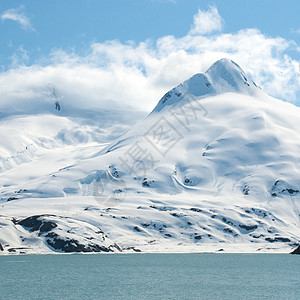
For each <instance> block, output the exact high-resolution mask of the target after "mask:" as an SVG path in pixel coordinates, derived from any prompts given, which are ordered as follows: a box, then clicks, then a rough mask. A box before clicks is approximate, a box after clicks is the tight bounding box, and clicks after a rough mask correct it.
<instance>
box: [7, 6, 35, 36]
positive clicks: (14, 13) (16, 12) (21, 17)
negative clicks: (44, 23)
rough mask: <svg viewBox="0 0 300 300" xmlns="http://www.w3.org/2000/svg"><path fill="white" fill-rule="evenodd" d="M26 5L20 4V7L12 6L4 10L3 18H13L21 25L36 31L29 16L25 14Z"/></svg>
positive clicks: (12, 19)
mask: <svg viewBox="0 0 300 300" xmlns="http://www.w3.org/2000/svg"><path fill="white" fill-rule="evenodd" d="M23 11H24V7H23V6H20V7H19V8H12V9H8V10H6V11H4V12H3V13H2V14H1V20H2V21H5V20H11V21H15V22H17V23H19V24H20V25H21V27H22V28H23V29H25V30H32V31H34V28H33V26H32V25H31V23H30V20H29V19H28V17H27V16H26V15H25V14H24V12H23Z"/></svg>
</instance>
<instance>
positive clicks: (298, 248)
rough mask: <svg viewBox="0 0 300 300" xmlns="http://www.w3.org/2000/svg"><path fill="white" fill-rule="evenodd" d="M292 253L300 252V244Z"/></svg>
mask: <svg viewBox="0 0 300 300" xmlns="http://www.w3.org/2000/svg"><path fill="white" fill-rule="evenodd" d="M291 254H300V245H299V246H298V247H297V248H296V249H295V250H294V251H293V252H291Z"/></svg>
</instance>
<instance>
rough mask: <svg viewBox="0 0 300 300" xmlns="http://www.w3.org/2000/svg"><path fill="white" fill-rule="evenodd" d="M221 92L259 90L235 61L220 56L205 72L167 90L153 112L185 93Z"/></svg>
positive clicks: (198, 95) (249, 93)
mask: <svg viewBox="0 0 300 300" xmlns="http://www.w3.org/2000/svg"><path fill="white" fill-rule="evenodd" d="M223 93H241V94H245V95H249V96H258V95H259V93H261V90H260V89H259V88H258V87H257V85H256V84H255V83H254V82H253V81H252V80H251V79H249V78H248V77H247V75H246V74H245V72H244V71H243V70H242V68H241V67H240V66H239V65H238V64H237V63H235V62H234V61H232V60H230V59H227V58H222V59H220V60H218V61H216V62H215V63H213V64H212V65H211V66H210V67H209V68H208V69H207V70H206V72H205V73H197V74H195V75H193V76H192V77H190V78H189V79H188V80H186V81H184V82H183V83H181V84H179V85H178V86H177V87H175V88H173V89H171V90H170V91H169V92H167V93H166V94H165V95H164V96H163V97H162V98H161V99H160V101H159V102H158V104H157V105H156V107H155V108H154V110H153V112H159V111H161V110H162V109H163V108H164V107H165V106H169V105H173V104H175V103H176V102H178V101H181V99H182V98H184V97H183V96H184V95H187V94H188V95H190V96H191V97H208V96H214V95H218V94H223Z"/></svg>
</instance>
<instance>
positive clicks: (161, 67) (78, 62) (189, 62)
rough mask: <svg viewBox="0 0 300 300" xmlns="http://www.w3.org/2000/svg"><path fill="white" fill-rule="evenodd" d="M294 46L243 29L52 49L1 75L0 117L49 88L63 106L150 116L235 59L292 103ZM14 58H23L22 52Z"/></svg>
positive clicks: (298, 87)
mask: <svg viewBox="0 0 300 300" xmlns="http://www.w3.org/2000/svg"><path fill="white" fill-rule="evenodd" d="M294 47H295V43H294V42H290V41H287V40H285V39H283V38H278V37H276V38H272V37H267V36H265V35H264V34H262V33H261V32H260V31H259V30H257V29H244V30H240V31H239V32H237V33H233V34H222V33H221V34H217V35H208V36H205V35H190V34H187V35H186V36H184V37H182V38H176V37H174V36H164V37H162V38H160V39H158V40H157V41H145V42H142V43H139V44H135V43H133V42H128V43H126V44H124V43H121V42H119V41H108V42H105V43H93V44H91V46H90V52H89V53H88V54H87V55H85V56H79V55H77V54H76V53H74V52H72V53H68V52H65V51H63V50H60V51H54V52H52V53H51V55H50V57H49V58H48V60H47V61H40V62H39V63H36V64H35V65H32V66H24V64H23V65H19V66H16V65H15V66H14V68H13V69H11V70H9V71H7V72H2V73H0V100H1V101H0V111H5V107H10V106H11V105H12V103H15V106H16V107H18V109H23V108H24V107H27V106H28V101H31V102H32V103H33V102H34V103H35V101H36V103H39V102H41V101H48V100H49V97H48V96H47V95H48V94H49V86H53V87H55V89H56V91H57V93H58V94H59V95H60V97H61V99H62V101H63V105H65V106H69V107H79V108H80V107H82V106H84V107H88V108H90V109H94V108H95V109H96V108H97V109H110V108H111V107H112V106H113V105H114V107H116V108H117V107H118V106H120V107H123V108H124V107H133V108H134V109H136V110H146V111H148V112H150V111H151V109H152V108H153V107H154V106H155V105H156V103H157V102H158V100H159V99H160V98H161V97H162V96H163V94H164V93H165V92H167V91H168V90H169V89H170V88H172V87H174V86H176V85H178V84H179V83H180V82H182V81H184V80H186V79H187V78H189V77H190V76H192V75H193V74H195V73H199V72H204V71H205V70H206V69H207V68H208V67H209V66H210V65H211V64H212V63H213V62H214V61H216V60H218V59H220V58H223V57H227V58H230V59H232V60H234V61H236V62H237V63H238V64H239V65H240V66H241V67H242V68H243V69H244V70H245V72H246V73H248V74H249V75H250V76H251V78H252V79H253V80H254V81H255V82H256V83H257V84H258V85H259V86H261V88H262V89H263V90H265V91H266V92H267V93H269V94H271V95H272V96H275V97H278V98H282V99H285V100H289V101H292V102H297V100H298V101H299V99H300V98H299V96H300V62H299V61H298V60H295V59H293V58H291V57H290V56H289V55H288V50H289V49H290V48H293V49H294ZM19 52H20V53H19V55H21V54H22V53H23V54H24V55H25V58H24V57H22V56H21V58H24V59H26V52H24V51H21V50H20V51H19ZM1 95H2V96H1ZM4 95H5V97H4ZM47 99H48V100H47ZM49 101H50V100H49ZM298 104H300V102H298ZM26 105H27V106H26ZM21 106H22V107H23V108H21Z"/></svg>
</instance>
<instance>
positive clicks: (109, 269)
mask: <svg viewBox="0 0 300 300" xmlns="http://www.w3.org/2000/svg"><path fill="white" fill-rule="evenodd" d="M0 299H243V300H245V299H300V256H299V255H288V254H96V255H24V256H0Z"/></svg>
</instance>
